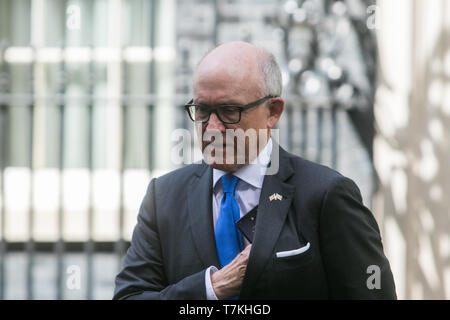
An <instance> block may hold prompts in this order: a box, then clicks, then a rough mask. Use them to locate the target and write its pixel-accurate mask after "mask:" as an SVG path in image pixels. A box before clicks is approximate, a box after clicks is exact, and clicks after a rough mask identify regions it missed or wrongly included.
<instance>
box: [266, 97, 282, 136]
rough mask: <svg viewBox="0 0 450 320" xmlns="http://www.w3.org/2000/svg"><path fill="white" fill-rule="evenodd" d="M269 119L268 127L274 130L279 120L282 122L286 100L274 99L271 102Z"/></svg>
mask: <svg viewBox="0 0 450 320" xmlns="http://www.w3.org/2000/svg"><path fill="white" fill-rule="evenodd" d="M268 108H269V118H268V119H267V126H268V127H269V128H270V129H272V128H274V127H275V126H276V125H277V123H278V120H280V117H281V114H282V113H283V110H284V100H283V99H282V98H281V97H276V98H272V99H271V100H270V102H269V106H268Z"/></svg>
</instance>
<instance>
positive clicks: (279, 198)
mask: <svg viewBox="0 0 450 320" xmlns="http://www.w3.org/2000/svg"><path fill="white" fill-rule="evenodd" d="M281 199H283V196H282V195H280V194H278V193H274V194H273V195H271V196H270V197H269V200H270V202H272V200H281Z"/></svg>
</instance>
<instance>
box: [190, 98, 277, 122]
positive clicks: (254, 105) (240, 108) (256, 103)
mask: <svg viewBox="0 0 450 320" xmlns="http://www.w3.org/2000/svg"><path fill="white" fill-rule="evenodd" d="M277 97H278V96H272V95H267V96H265V97H264V98H261V99H259V100H256V101H254V102H251V103H248V104H245V105H233V104H222V105H219V106H217V107H215V108H210V109H209V115H208V118H207V119H206V120H203V121H200V120H195V119H194V118H193V116H192V114H191V112H190V111H189V109H190V108H191V107H197V106H204V107H207V105H204V104H199V103H193V102H194V99H191V100H190V101H189V102H188V103H186V104H185V105H184V108H185V109H186V111H187V113H188V115H189V118H191V120H192V121H194V122H202V123H207V122H208V121H209V118H210V117H211V113H213V112H214V113H215V114H216V116H217V118H218V119H219V120H220V121H221V122H222V123H225V124H235V123H239V122H240V121H241V117H242V111H245V110H248V109H250V108H254V107H256V106H259V105H260V104H262V103H263V102H265V101H267V100H269V99H272V98H277ZM221 107H222V108H223V107H227V108H231V107H232V108H236V109H237V110H239V119H238V120H237V121H234V122H229V121H223V120H222V118H221V117H220V115H219V113H218V112H217V109H218V108H221Z"/></svg>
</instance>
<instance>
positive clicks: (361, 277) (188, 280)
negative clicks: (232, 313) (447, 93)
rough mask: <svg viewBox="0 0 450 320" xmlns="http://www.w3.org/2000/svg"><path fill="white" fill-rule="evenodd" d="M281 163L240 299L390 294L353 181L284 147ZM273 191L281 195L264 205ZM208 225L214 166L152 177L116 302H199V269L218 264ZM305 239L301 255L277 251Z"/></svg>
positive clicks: (372, 226) (373, 230)
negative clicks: (180, 300)
mask: <svg viewBox="0 0 450 320" xmlns="http://www.w3.org/2000/svg"><path fill="white" fill-rule="evenodd" d="M274 147H275V146H274ZM279 161H280V162H279V163H280V167H279V171H278V173H277V174H275V175H267V176H265V178H264V182H263V186H262V190H261V196H260V200H259V208H258V216H257V219H256V229H255V235H254V239H253V244H252V248H251V251H250V256H249V261H248V265H247V270H246V273H245V277H244V280H243V284H242V287H241V292H240V295H239V299H395V298H396V293H395V285H394V279H393V276H392V272H391V269H390V266H389V262H388V260H387V259H386V256H385V255H384V253H383V246H382V241H381V237H380V232H379V229H378V225H377V222H376V220H375V219H374V217H373V215H372V213H371V212H370V210H369V209H367V208H366V207H365V206H364V205H363V204H362V199H361V194H360V191H359V189H358V187H357V186H356V185H355V183H354V182H353V181H352V180H350V179H348V178H346V177H344V176H342V175H340V174H339V173H338V172H336V171H334V170H332V169H330V168H327V167H325V166H322V165H318V164H315V163H313V162H310V161H307V160H304V159H302V158H300V157H297V156H295V155H292V154H290V153H288V152H286V151H284V150H283V149H282V148H280V152H279ZM274 193H278V194H280V195H281V196H282V200H281V201H280V200H276V201H270V200H269V197H270V195H272V194H274ZM213 230H214V228H213V214H212V169H211V167H209V166H208V165H206V164H205V163H202V164H193V165H190V166H187V167H185V168H182V169H178V170H175V171H173V172H171V173H168V174H166V175H164V176H162V177H159V178H157V179H153V180H152V181H151V182H150V184H149V187H148V190H147V193H146V195H145V198H144V200H143V202H142V205H141V208H140V211H139V215H138V221H137V225H136V227H135V229H134V232H133V236H132V240H131V246H130V248H129V249H128V251H127V254H126V256H125V259H124V263H123V269H122V270H121V271H120V273H119V274H118V275H117V277H116V287H115V292H114V299H205V298H206V288H205V271H206V269H207V268H208V267H209V266H212V265H214V266H216V267H218V266H219V261H218V257H217V251H216V247H215V240H214V231H213ZM308 242H309V244H310V246H309V249H308V250H306V251H305V252H303V253H301V254H298V255H294V256H288V257H283V258H278V257H277V255H276V253H277V252H280V251H289V250H294V249H297V248H300V247H303V246H305V245H306V244H307V243H308ZM370 266H376V267H375V271H372V270H374V269H371V268H374V267H370ZM369 267H370V268H369ZM377 267H378V268H377ZM368 268H369V270H368ZM377 270H379V273H378V274H376V273H377ZM372 272H375V273H372ZM374 277H378V280H374V279H375V278H374ZM376 281H379V283H378V284H377V282H376ZM374 285H375V287H374Z"/></svg>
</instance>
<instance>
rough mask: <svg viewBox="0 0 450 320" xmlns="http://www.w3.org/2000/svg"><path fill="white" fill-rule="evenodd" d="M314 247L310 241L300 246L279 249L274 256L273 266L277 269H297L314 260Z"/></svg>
mask: <svg viewBox="0 0 450 320" xmlns="http://www.w3.org/2000/svg"><path fill="white" fill-rule="evenodd" d="M313 252H314V250H313V248H311V244H310V243H309V242H308V243H307V244H306V245H304V246H301V247H300V248H297V249H293V250H287V251H278V252H277V253H276V254H275V256H274V258H273V261H272V263H273V266H274V268H275V269H278V270H283V269H296V268H300V267H303V266H306V265H308V264H309V263H310V262H311V261H312V260H313V255H314V254H313Z"/></svg>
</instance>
